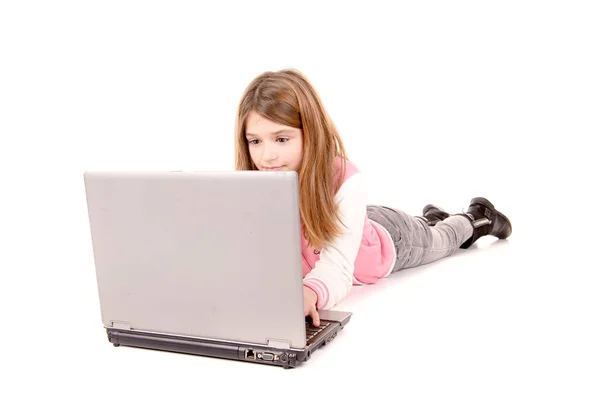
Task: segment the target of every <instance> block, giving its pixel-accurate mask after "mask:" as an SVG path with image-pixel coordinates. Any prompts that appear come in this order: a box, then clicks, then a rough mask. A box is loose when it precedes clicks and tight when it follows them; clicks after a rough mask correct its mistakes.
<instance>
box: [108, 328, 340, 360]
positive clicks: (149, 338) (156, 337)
mask: <svg viewBox="0 0 600 400" xmlns="http://www.w3.org/2000/svg"><path fill="white" fill-rule="evenodd" d="M328 322H331V327H330V328H331V329H329V327H328V329H327V330H325V331H323V332H322V334H321V335H320V336H319V337H318V338H317V340H315V341H314V343H312V344H310V345H309V346H307V347H306V348H304V349H278V348H272V347H268V346H264V345H250V344H236V343H226V342H220V341H211V340H207V339H197V338H188V337H185V338H184V337H179V336H170V335H167V334H159V333H148V332H139V331H133V330H129V331H126V330H119V329H114V328H106V332H107V335H108V340H109V341H110V342H111V343H112V344H113V345H114V346H115V347H118V346H127V347H136V348H143V349H149V350H159V351H168V352H175V353H183V354H191V355H197V356H205V357H216V358H225V359H230V360H238V361H247V362H253V363H257V364H266V365H274V366H280V367H283V368H284V369H289V368H294V367H296V366H298V364H299V363H302V362H305V361H307V360H309V359H310V357H311V355H312V352H313V351H315V350H317V349H318V348H320V347H322V346H324V345H326V344H327V343H329V342H330V341H331V340H333V339H334V338H335V337H336V336H337V333H338V331H339V330H341V329H343V325H342V324H340V323H339V322H337V321H328Z"/></svg>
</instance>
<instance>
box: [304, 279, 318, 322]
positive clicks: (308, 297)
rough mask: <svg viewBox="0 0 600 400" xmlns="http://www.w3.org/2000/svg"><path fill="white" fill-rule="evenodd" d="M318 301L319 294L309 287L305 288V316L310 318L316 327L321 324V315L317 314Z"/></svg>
mask: <svg viewBox="0 0 600 400" xmlns="http://www.w3.org/2000/svg"><path fill="white" fill-rule="evenodd" d="M317 300H318V299H317V294H316V293H315V292H314V290H312V289H311V288H309V287H308V286H304V316H305V317H306V316H310V317H311V318H312V321H313V325H314V326H319V325H320V324H321V321H320V320H319V313H318V312H317Z"/></svg>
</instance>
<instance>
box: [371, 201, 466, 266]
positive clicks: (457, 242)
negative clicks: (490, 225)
mask: <svg viewBox="0 0 600 400" xmlns="http://www.w3.org/2000/svg"><path fill="white" fill-rule="evenodd" d="M367 215H368V217H369V218H370V219H372V220H374V221H375V222H378V223H379V224H380V225H382V226H383V227H384V228H385V229H387V230H388V232H389V233H390V235H391V236H392V239H393V240H394V244H395V247H396V253H397V260H396V264H395V266H394V268H393V271H392V272H395V271H399V270H401V269H405V268H413V267H416V266H419V265H423V264H427V263H430V262H432V261H435V260H439V259H440V258H443V257H447V256H449V255H451V254H454V252H456V250H457V249H458V248H459V247H460V246H461V244H463V243H464V242H465V241H466V240H468V239H469V238H470V237H471V236H472V235H473V227H472V225H471V223H470V222H469V220H468V219H467V218H465V217H463V216H460V215H456V216H450V217H448V218H446V219H445V220H443V221H441V222H438V223H437V224H436V225H435V226H429V224H428V223H427V221H426V220H424V219H422V218H419V217H413V216H410V215H408V214H406V213H404V212H403V211H400V210H396V209H393V208H390V207H385V206H369V207H367Z"/></svg>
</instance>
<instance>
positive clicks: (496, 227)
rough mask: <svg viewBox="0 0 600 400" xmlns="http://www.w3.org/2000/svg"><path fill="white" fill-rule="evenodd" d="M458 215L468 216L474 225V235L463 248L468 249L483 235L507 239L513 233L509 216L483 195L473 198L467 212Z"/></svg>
mask: <svg viewBox="0 0 600 400" xmlns="http://www.w3.org/2000/svg"><path fill="white" fill-rule="evenodd" d="M457 215H461V216H463V217H465V218H468V219H469V221H470V222H471V225H473V236H471V238H469V239H468V240H467V241H466V242H464V243H463V244H462V245H461V246H460V248H461V249H468V248H469V247H470V246H471V245H472V244H473V243H475V241H476V240H477V239H479V238H480V237H482V236H486V235H492V236H495V237H497V238H498V239H506V238H507V237H509V236H510V234H511V233H512V225H511V224H510V221H509V220H508V218H506V216H505V215H504V214H502V213H501V212H500V211H497V210H496V209H495V208H494V205H493V204H492V203H490V202H489V200H487V199H485V198H483V197H475V198H474V199H472V200H471V205H470V206H469V209H468V210H467V212H466V213H465V214H457Z"/></svg>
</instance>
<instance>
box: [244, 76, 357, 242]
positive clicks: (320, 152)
mask: <svg viewBox="0 0 600 400" xmlns="http://www.w3.org/2000/svg"><path fill="white" fill-rule="evenodd" d="M252 111H254V112H255V113H257V114H259V115H261V116H262V117H263V118H266V119H268V120H270V121H273V122H275V123H278V124H282V125H286V126H290V127H293V128H298V129H301V130H302V143H303V157H302V163H301V166H300V170H299V171H298V188H299V192H300V195H299V206H300V221H301V224H302V228H303V231H304V236H305V237H306V240H307V241H308V245H309V246H312V247H315V248H318V249H320V248H322V247H324V246H325V245H326V244H327V243H328V242H330V241H331V240H332V239H334V238H335V237H337V236H340V235H341V233H342V230H341V226H340V225H341V224H342V221H341V219H340V215H339V210H338V207H337V204H336V202H335V199H334V196H335V193H336V192H337V190H338V189H339V187H340V185H341V179H342V178H343V176H344V174H345V161H346V159H347V158H346V151H345V149H344V145H343V143H342V139H341V138H340V136H339V135H338V132H337V129H336V127H335V125H334V124H333V122H332V120H331V118H330V117H329V115H328V114H327V111H326V110H325V107H323V103H322V101H321V99H320V97H319V95H318V93H317V91H316V90H315V88H314V87H313V86H312V85H311V83H310V82H309V81H308V79H307V78H306V77H305V76H304V75H303V74H301V73H300V72H299V71H297V70H295V69H283V70H281V71H277V72H271V71H268V72H264V73H262V74H261V75H259V76H258V77H256V78H255V79H254V80H253V81H252V82H250V84H249V85H248V87H247V88H246V90H245V91H244V94H243V95H242V98H241V100H240V104H239V106H238V110H237V117H236V123H235V169H236V170H257V169H258V168H257V167H256V165H254V162H253V161H252V158H251V157H250V151H249V150H248V143H247V141H246V136H245V135H246V122H247V118H248V114H250V112H252ZM336 157H339V158H340V159H341V161H342V162H341V165H340V167H341V169H340V171H336V167H335V160H336ZM336 172H338V173H336Z"/></svg>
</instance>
